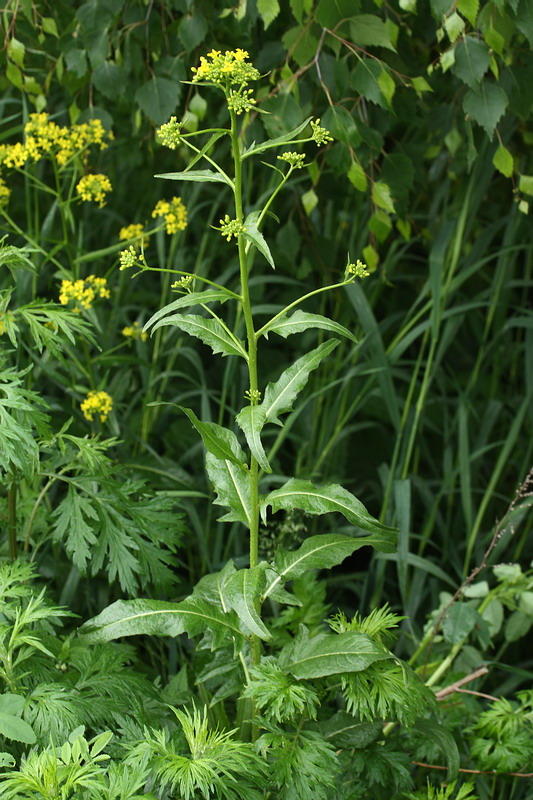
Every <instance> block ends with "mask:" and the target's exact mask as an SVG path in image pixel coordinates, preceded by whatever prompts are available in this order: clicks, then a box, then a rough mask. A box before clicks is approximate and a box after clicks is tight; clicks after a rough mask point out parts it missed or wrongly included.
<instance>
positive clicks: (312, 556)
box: [263, 530, 396, 598]
mask: <svg viewBox="0 0 533 800" xmlns="http://www.w3.org/2000/svg"><path fill="white" fill-rule="evenodd" d="M366 545H370V546H371V547H374V548H375V549H376V550H380V551H381V552H385V553H391V552H393V551H394V549H395V546H396V535H395V534H394V533H393V532H392V531H390V530H389V531H387V530H383V531H379V532H378V533H373V534H371V535H370V536H362V537H360V538H357V539H354V538H353V537H352V536H345V535H344V534H342V533H324V534H319V535H318V536H310V537H309V538H308V539H306V540H305V541H304V543H303V544H302V545H301V547H299V548H298V549H297V550H291V551H288V550H281V549H279V550H278V551H277V552H276V555H275V557H274V563H273V565H272V567H273V570H274V572H275V573H276V574H275V575H274V574H273V573H272V572H269V578H270V579H269V580H268V581H267V587H266V589H265V591H264V595H263V597H264V598H266V597H268V596H269V595H270V594H271V593H272V592H273V591H275V590H276V589H277V587H279V586H281V585H283V584H284V583H285V582H286V581H289V580H293V579H294V578H298V577H299V576H300V575H303V573H304V572H307V570H310V569H330V568H331V567H335V566H337V564H341V563H342V562H343V561H344V559H345V558H348V556H351V555H352V553H355V551H356V550H359V549H360V548H361V547H365V546H366Z"/></svg>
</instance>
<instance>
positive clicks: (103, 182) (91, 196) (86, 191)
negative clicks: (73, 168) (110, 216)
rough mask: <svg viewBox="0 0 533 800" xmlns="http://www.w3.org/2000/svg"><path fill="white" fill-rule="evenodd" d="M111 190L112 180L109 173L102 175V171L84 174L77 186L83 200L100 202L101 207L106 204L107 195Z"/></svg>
mask: <svg viewBox="0 0 533 800" xmlns="http://www.w3.org/2000/svg"><path fill="white" fill-rule="evenodd" d="M111 190H112V187H111V181H110V180H109V178H108V177H107V175H102V174H100V173H98V174H95V175H84V176H83V178H81V180H80V181H79V182H78V184H77V186H76V191H77V192H78V194H79V195H80V197H81V199H82V200H85V201H87V202H91V203H98V205H99V206H100V208H102V206H105V203H106V197H105V196H106V194H107V193H108V192H110V191H111Z"/></svg>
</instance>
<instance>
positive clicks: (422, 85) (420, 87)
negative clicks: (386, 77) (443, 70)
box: [411, 75, 433, 97]
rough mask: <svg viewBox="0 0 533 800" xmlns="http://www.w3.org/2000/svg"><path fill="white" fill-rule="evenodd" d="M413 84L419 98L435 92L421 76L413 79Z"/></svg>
mask: <svg viewBox="0 0 533 800" xmlns="http://www.w3.org/2000/svg"><path fill="white" fill-rule="evenodd" d="M411 83H412V84H413V89H414V90H415V92H416V93H417V95H418V96H419V97H422V94H423V93H424V92H432V91H433V89H432V88H431V86H430V85H429V83H428V82H427V80H426V79H425V78H423V77H422V76H421V75H419V76H417V77H416V78H412V79H411Z"/></svg>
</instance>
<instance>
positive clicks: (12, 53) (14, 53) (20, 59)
mask: <svg viewBox="0 0 533 800" xmlns="http://www.w3.org/2000/svg"><path fill="white" fill-rule="evenodd" d="M7 52H8V55H9V58H11V59H12V60H13V61H14V62H15V64H18V66H19V67H24V54H25V52H26V47H25V45H24V44H23V43H22V42H19V40H18V39H15V37H14V36H12V37H11V39H10V40H9V42H8V45H7Z"/></svg>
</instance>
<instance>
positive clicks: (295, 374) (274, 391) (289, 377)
mask: <svg viewBox="0 0 533 800" xmlns="http://www.w3.org/2000/svg"><path fill="white" fill-rule="evenodd" d="M338 344H339V341H338V339H330V340H329V341H328V342H324V343H323V344H321V345H319V346H318V347H316V348H315V349H314V350H311V352H309V353H306V354H305V355H304V356H302V357H301V358H299V359H298V360H297V361H295V362H294V364H292V366H290V367H289V368H288V369H286V370H285V371H284V372H283V373H282V374H281V377H280V378H279V379H278V380H277V381H276V382H275V383H269V384H268V386H267V388H266V390H265V397H264V400H263V402H262V403H261V407H262V408H263V409H264V410H265V412H266V421H267V422H274V423H277V424H278V425H281V422H280V420H279V419H278V417H279V414H285V413H287V412H288V411H292V404H293V403H294V401H295V399H296V397H297V395H298V393H299V392H301V390H302V389H303V388H304V386H305V384H306V383H307V380H308V378H309V373H310V372H312V371H313V370H314V369H316V368H317V367H318V365H319V364H320V362H321V361H322V359H323V358H325V357H326V356H328V355H329V354H330V353H331V352H332V351H333V350H334V349H335V348H336V347H337V345H338Z"/></svg>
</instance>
